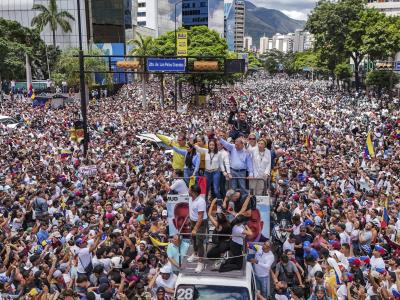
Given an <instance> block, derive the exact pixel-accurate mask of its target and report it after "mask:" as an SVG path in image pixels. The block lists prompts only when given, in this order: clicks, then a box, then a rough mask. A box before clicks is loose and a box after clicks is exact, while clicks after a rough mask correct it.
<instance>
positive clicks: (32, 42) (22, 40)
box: [0, 18, 47, 79]
mask: <svg viewBox="0 0 400 300" xmlns="http://www.w3.org/2000/svg"><path fill="white" fill-rule="evenodd" d="M0 37H1V40H2V44H3V46H2V49H3V51H4V53H5V54H4V55H1V56H0V65H1V66H2V67H1V68H0V73H1V75H2V78H3V79H22V78H25V55H28V57H29V59H30V63H31V65H32V77H33V78H34V79H35V78H37V79H41V78H44V75H45V74H46V73H47V71H46V70H47V65H46V55H45V47H46V46H45V43H44V42H43V41H42V40H41V38H40V35H39V32H38V31H37V30H32V29H30V28H27V27H23V26H22V25H21V24H20V23H18V22H15V21H10V20H5V19H2V18H0ZM5 49H6V50H5Z"/></svg>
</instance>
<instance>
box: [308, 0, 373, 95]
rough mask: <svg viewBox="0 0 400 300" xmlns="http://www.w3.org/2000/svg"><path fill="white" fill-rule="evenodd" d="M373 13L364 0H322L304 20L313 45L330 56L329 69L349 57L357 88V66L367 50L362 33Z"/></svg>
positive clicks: (358, 82) (365, 32)
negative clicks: (312, 37) (306, 19)
mask: <svg viewBox="0 0 400 300" xmlns="http://www.w3.org/2000/svg"><path fill="white" fill-rule="evenodd" d="M376 17H377V15H376V11H374V10H372V9H369V8H366V6H365V2H364V1H360V0H339V1H336V2H331V1H329V0H321V1H319V2H318V4H317V6H316V8H315V9H314V10H313V12H312V13H311V15H310V16H309V19H308V21H307V24H306V29H307V30H309V31H310V32H311V33H312V34H314V37H315V44H314V45H315V47H316V48H317V49H318V50H320V51H321V52H322V54H323V56H324V55H326V56H327V58H329V59H328V61H329V62H330V63H331V64H330V66H329V69H330V70H331V71H332V70H334V67H333V65H335V66H336V65H337V64H339V63H341V62H343V56H344V57H351V58H352V60H353V62H354V76H355V81H356V88H357V90H358V89H359V87H360V76H359V66H360V64H361V62H362V60H363V58H364V57H365V55H366V54H368V53H367V49H366V48H365V45H364V37H365V35H367V28H368V27H369V26H370V24H372V23H373V22H374V21H375V20H376ZM332 63H333V65H332Z"/></svg>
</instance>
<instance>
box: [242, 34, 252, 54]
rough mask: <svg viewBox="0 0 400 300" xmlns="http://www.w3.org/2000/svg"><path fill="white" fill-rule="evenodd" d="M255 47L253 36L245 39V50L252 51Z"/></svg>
mask: <svg viewBox="0 0 400 300" xmlns="http://www.w3.org/2000/svg"><path fill="white" fill-rule="evenodd" d="M252 47H253V38H252V37H251V36H245V37H244V50H248V51H251V49H252Z"/></svg>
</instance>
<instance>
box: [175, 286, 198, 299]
mask: <svg viewBox="0 0 400 300" xmlns="http://www.w3.org/2000/svg"><path fill="white" fill-rule="evenodd" d="M193 296H194V288H193V287H192V286H181V287H179V288H178V290H177V291H176V300H193Z"/></svg>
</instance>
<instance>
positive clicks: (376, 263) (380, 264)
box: [370, 256, 385, 270]
mask: <svg viewBox="0 0 400 300" xmlns="http://www.w3.org/2000/svg"><path fill="white" fill-rule="evenodd" d="M370 262H371V269H372V270H375V269H376V268H382V269H384V268H385V262H384V260H383V258H382V257H378V258H377V257H375V256H372V257H371V260H370Z"/></svg>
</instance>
